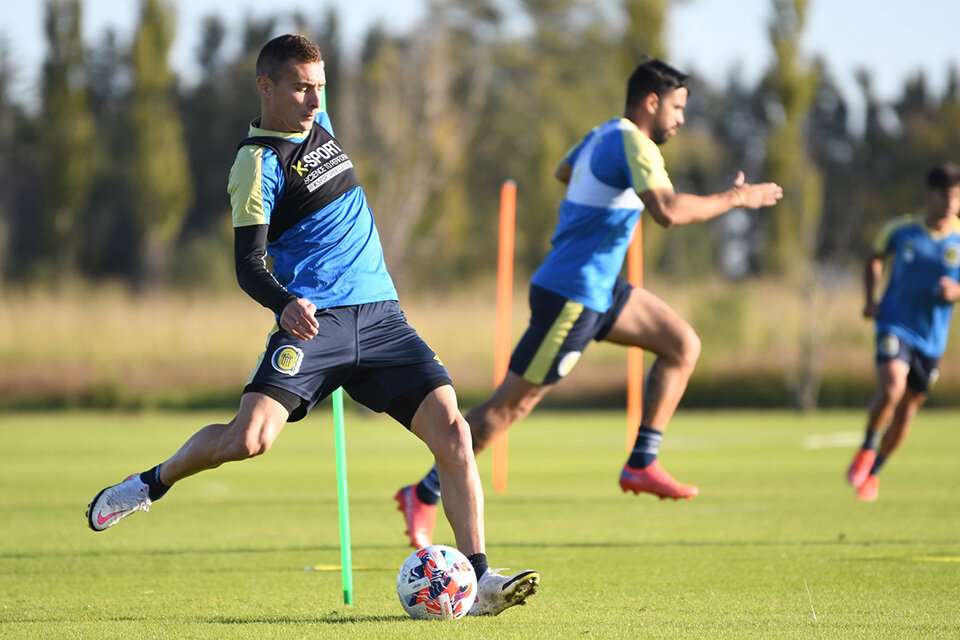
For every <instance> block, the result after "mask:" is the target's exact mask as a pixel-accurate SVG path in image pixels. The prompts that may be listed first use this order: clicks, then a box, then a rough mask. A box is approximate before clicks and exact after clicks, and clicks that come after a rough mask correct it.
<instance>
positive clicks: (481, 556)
mask: <svg viewBox="0 0 960 640" xmlns="http://www.w3.org/2000/svg"><path fill="white" fill-rule="evenodd" d="M467 560H469V561H470V564H472V565H473V571H474V573H476V574H477V580H479V579H480V576H482V575H483V574H485V573H486V572H487V568H488V567H487V554H485V553H474V554H473V555H469V556H467Z"/></svg>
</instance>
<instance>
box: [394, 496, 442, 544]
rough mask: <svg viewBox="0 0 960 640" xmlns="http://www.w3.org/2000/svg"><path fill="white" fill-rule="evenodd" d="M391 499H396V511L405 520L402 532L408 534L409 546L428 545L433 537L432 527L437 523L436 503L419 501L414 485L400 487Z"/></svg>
mask: <svg viewBox="0 0 960 640" xmlns="http://www.w3.org/2000/svg"><path fill="white" fill-rule="evenodd" d="M393 499H394V500H396V501H397V511H400V512H401V513H403V518H404V520H406V522H407V530H406V531H405V532H404V533H406V534H407V535H408V536H410V546H411V547H413V548H414V549H422V548H423V547H426V546H429V545H430V541H431V540H432V539H433V528H434V526H436V524H437V505H435V504H426V503H424V502H421V501H420V498H418V497H417V489H416V485H409V486H406V487H404V488H403V489H400V490H399V491H397V494H396V495H395V496H393Z"/></svg>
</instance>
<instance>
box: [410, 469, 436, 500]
mask: <svg viewBox="0 0 960 640" xmlns="http://www.w3.org/2000/svg"><path fill="white" fill-rule="evenodd" d="M414 491H416V492H417V498H419V500H420V502H422V503H424V504H437V503H438V502H440V477H439V476H438V475H437V465H433V467H432V468H431V469H430V471H429V472H428V473H427V475H425V476H424V477H423V480H421V481H420V482H418V483H417V486H416V487H414Z"/></svg>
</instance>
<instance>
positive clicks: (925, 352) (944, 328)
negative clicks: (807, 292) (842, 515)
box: [847, 164, 960, 500]
mask: <svg viewBox="0 0 960 640" xmlns="http://www.w3.org/2000/svg"><path fill="white" fill-rule="evenodd" d="M958 213H960V167H958V166H956V165H953V164H943V165H939V166H936V167H934V168H933V169H931V170H930V173H929V174H928V175H927V211H926V213H925V214H923V215H922V216H919V215H910V214H907V215H904V216H901V217H899V218H896V219H894V220H892V221H890V222H889V223H888V224H887V225H886V226H885V227H884V228H883V229H882V230H881V231H880V234H879V235H878V236H877V238H876V241H875V242H874V245H873V249H874V253H873V255H872V256H871V257H870V258H869V259H868V260H867V264H866V269H865V270H864V285H865V292H866V304H865V305H864V308H863V315H864V316H866V317H867V318H876V327H877V329H876V341H877V356H876V364H877V382H878V386H877V393H876V395H875V396H874V398H873V402H871V404H870V408H869V411H868V414H867V432H866V437H865V438H864V441H863V446H862V447H861V448H860V450H859V451H857V453H856V455H855V456H854V458H853V462H852V463H851V464H850V468H849V470H848V471H847V479H848V480H849V481H850V484H852V485H853V486H854V487H856V489H857V498H859V499H860V500H876V499H877V494H878V493H879V490H880V478H879V475H878V474H879V473H880V469H881V468H882V467H883V464H884V462H886V461H887V459H888V458H889V457H890V456H891V455H893V452H894V451H896V450H897V448H898V447H899V446H900V445H902V444H903V442H904V441H905V440H906V439H907V434H908V433H909V432H910V422H911V421H912V420H913V417H914V416H915V415H916V414H917V411H918V410H919V409H920V407H921V405H923V403H924V401H925V400H926V399H927V391H928V389H929V386H930V385H931V384H933V383H934V382H936V380H937V375H938V371H937V365H938V364H939V362H940V357H941V356H942V355H943V352H944V350H945V349H946V348H947V333H948V332H949V330H950V317H951V315H952V314H953V303H954V302H956V301H957V300H960V284H957V281H958V280H960V220H958V219H957V214H958ZM888 256H892V257H893V271H892V273H891V274H890V282H889V283H888V284H887V289H886V291H885V292H884V294H883V298H882V299H881V300H880V305H879V306H878V305H877V303H876V297H875V290H876V285H877V282H879V280H880V277H881V275H882V274H883V263H884V258H886V257H888ZM884 425H889V426H887V430H886V432H885V433H884V434H883V439H882V440H880V429H881V427H883V426H884ZM878 441H879V442H878ZM878 444H879V449H878Z"/></svg>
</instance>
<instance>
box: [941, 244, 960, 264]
mask: <svg viewBox="0 0 960 640" xmlns="http://www.w3.org/2000/svg"><path fill="white" fill-rule="evenodd" d="M943 264H945V265H947V266H948V267H960V245H956V244H948V245H947V246H946V247H944V249H943Z"/></svg>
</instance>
